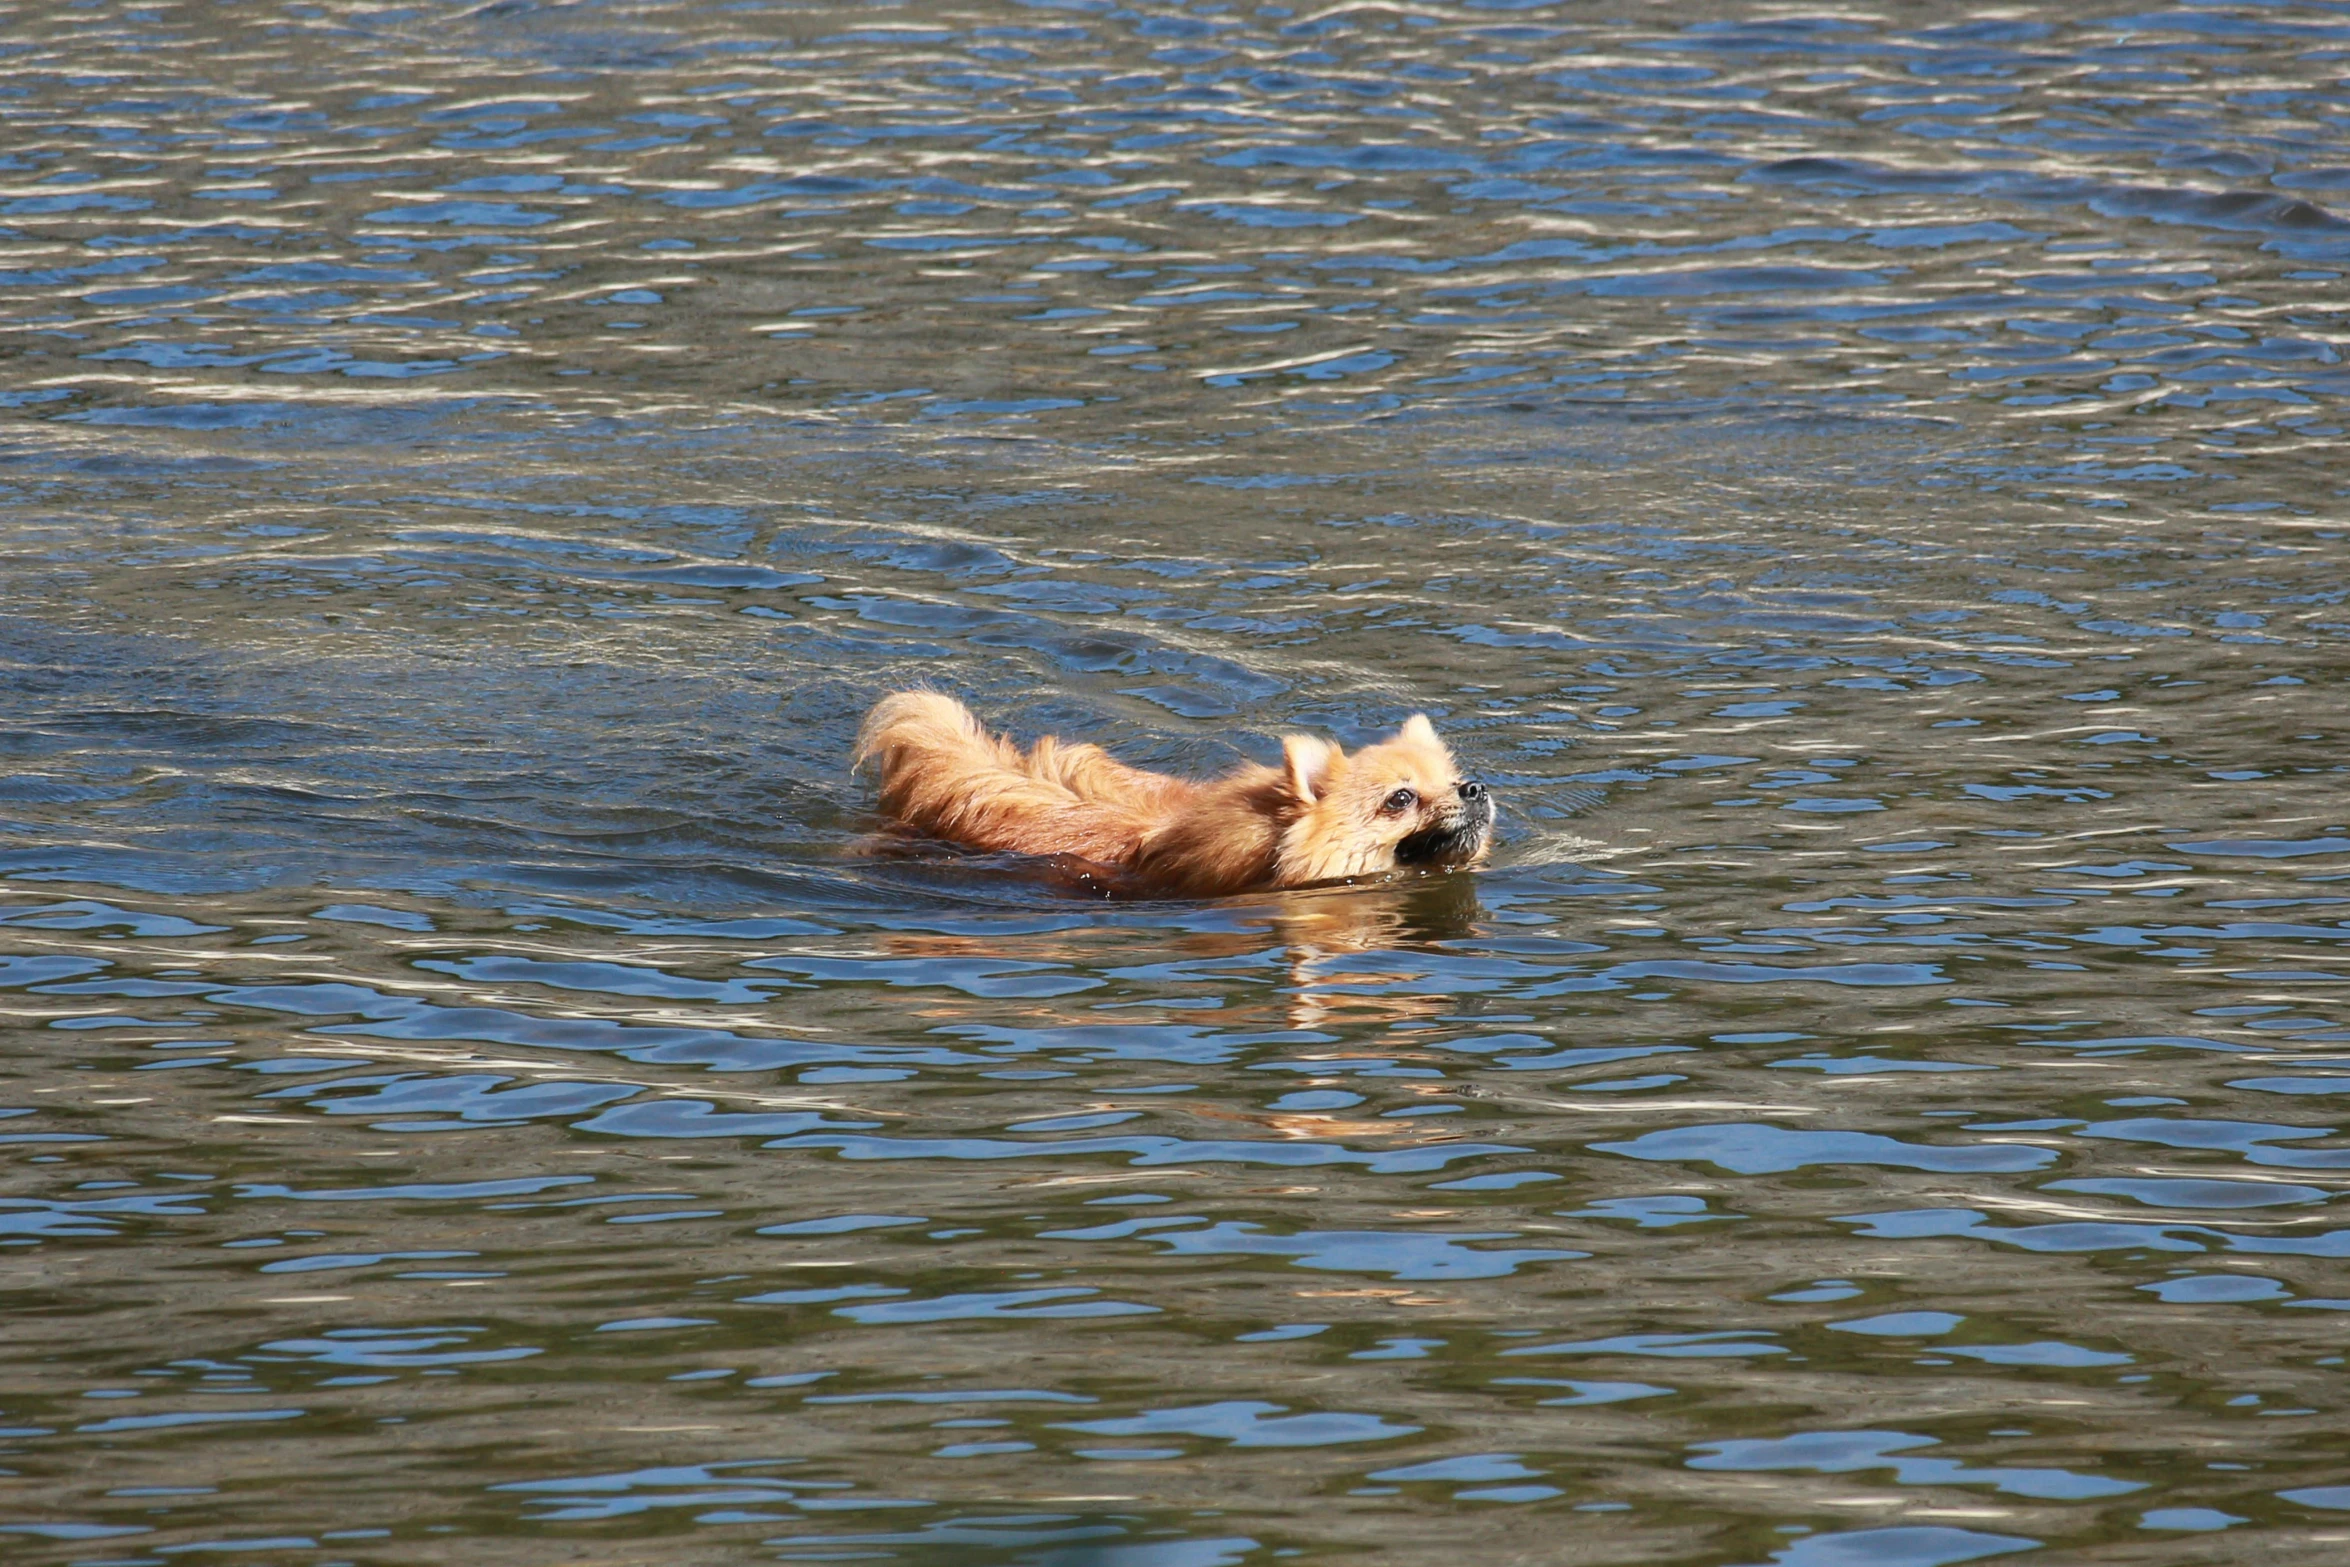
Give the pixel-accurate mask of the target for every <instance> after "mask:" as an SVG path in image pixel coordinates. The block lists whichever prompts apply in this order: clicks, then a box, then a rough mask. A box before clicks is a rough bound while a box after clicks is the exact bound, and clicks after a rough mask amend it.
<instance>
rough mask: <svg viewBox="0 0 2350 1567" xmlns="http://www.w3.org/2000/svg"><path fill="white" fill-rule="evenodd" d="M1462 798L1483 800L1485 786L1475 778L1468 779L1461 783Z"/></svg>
mask: <svg viewBox="0 0 2350 1567" xmlns="http://www.w3.org/2000/svg"><path fill="white" fill-rule="evenodd" d="M1461 798H1462V799H1464V800H1482V799H1484V798H1485V786H1484V785H1483V784H1481V783H1479V782H1478V781H1477V780H1476V779H1474V778H1471V779H1467V780H1465V781H1464V782H1463V783H1462V784H1461Z"/></svg>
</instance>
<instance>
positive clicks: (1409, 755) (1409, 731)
mask: <svg viewBox="0 0 2350 1567" xmlns="http://www.w3.org/2000/svg"><path fill="white" fill-rule="evenodd" d="M1281 750H1282V762H1283V769H1284V772H1285V773H1286V783H1287V786H1288V789H1289V792H1290V793H1291V795H1292V796H1293V797H1294V798H1295V801H1296V803H1297V806H1298V807H1299V814H1298V815H1297V817H1296V819H1295V820H1294V821H1292V822H1291V823H1290V825H1289V827H1288V828H1287V830H1285V831H1284V832H1283V833H1282V835H1281V846H1280V850H1279V876H1280V880H1281V881H1282V882H1283V883H1284V884H1285V885H1290V886H1295V885H1298V884H1300V883H1304V882H1312V881H1330V880H1334V879H1336V878H1339V877H1342V876H1376V875H1381V874H1384V873H1386V872H1389V871H1397V870H1416V869H1426V870H1440V869H1444V868H1447V867H1450V866H1456V865H1470V864H1474V863H1475V862H1476V861H1478V860H1480V859H1482V858H1483V857H1484V855H1485V851H1486V849H1487V847H1488V846H1489V845H1490V843H1491V840H1492V836H1493V796H1492V795H1491V794H1489V793H1487V792H1486V789H1485V786H1484V785H1483V784H1481V783H1479V782H1478V781H1477V780H1475V779H1474V778H1463V777H1462V776H1461V774H1460V769H1459V768H1458V767H1457V766H1456V765H1454V763H1453V759H1452V753H1451V752H1450V751H1448V750H1446V749H1445V748H1444V742H1443V741H1442V740H1439V739H1437V738H1436V730H1435V728H1434V726H1432V725H1431V724H1430V723H1429V722H1428V720H1427V719H1426V718H1425V717H1422V716H1420V715H1419V714H1414V715H1413V716H1412V718H1411V720H1410V721H1409V722H1408V723H1406V724H1405V725H1404V726H1403V728H1402V729H1401V730H1400V731H1398V732H1397V734H1396V736H1395V738H1393V739H1392V740H1382V741H1381V742H1379V744H1377V745H1374V746H1366V747H1365V748H1364V749H1362V750H1360V751H1357V752H1355V753H1354V754H1353V755H1351V756H1350V755H1348V754H1347V753H1346V752H1344V751H1342V750H1340V749H1339V748H1338V747H1337V746H1335V745H1332V744H1330V743H1329V742H1328V741H1326V740H1317V739H1314V738H1313V737H1312V736H1310V735H1290V736H1288V737H1286V738H1285V739H1284V740H1283V741H1282V742H1281Z"/></svg>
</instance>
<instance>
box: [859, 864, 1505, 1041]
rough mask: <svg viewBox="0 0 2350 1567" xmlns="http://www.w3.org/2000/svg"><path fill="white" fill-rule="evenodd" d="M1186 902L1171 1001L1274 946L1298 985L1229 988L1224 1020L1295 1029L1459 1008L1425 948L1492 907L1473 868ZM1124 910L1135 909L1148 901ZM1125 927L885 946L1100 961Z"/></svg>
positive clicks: (932, 937)
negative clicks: (1230, 962)
mask: <svg viewBox="0 0 2350 1567" xmlns="http://www.w3.org/2000/svg"><path fill="white" fill-rule="evenodd" d="M1174 907H1179V908H1180V909H1181V912H1180V913H1179V914H1176V915H1175V917H1174V918H1173V919H1171V920H1170V921H1169V923H1170V924H1172V925H1175V926H1177V927H1179V928H1182V929H1183V930H1184V933H1183V934H1179V935H1175V936H1173V937H1172V938H1171V939H1169V940H1168V941H1167V942H1166V943H1165V946H1164V947H1163V948H1162V949H1161V950H1162V951H1164V952H1165V953H1166V955H1167V958H1168V959H1169V960H1171V961H1169V962H1167V963H1166V964H1165V965H1164V967H1165V968H1169V969H1173V970H1175V971H1176V972H1172V973H1163V974H1162V977H1161V983H1165V984H1167V986H1168V988H1167V990H1166V991H1165V992H1164V993H1163V997H1162V999H1163V1000H1164V1002H1165V1003H1166V1005H1167V1006H1168V1007H1170V1008H1171V1009H1175V1010H1190V1009H1189V1008H1187V1007H1186V1000H1187V996H1186V991H1187V990H1188V989H1189V986H1190V985H1192V984H1199V983H1203V982H1206V983H1214V982H1217V981H1219V980H1228V979H1242V978H1245V977H1247V976H1249V975H1251V974H1252V973H1254V972H1257V971H1256V970H1255V969H1254V968H1253V967H1249V968H1242V967H1234V968H1231V969H1227V970H1219V969H1218V968H1216V967H1199V966H1198V965H1203V964H1213V963H1214V962H1215V960H1217V959H1229V958H1244V957H1249V956H1253V955H1258V954H1264V955H1267V956H1275V957H1277V958H1278V960H1279V961H1280V962H1281V963H1282V964H1283V965H1284V967H1285V969H1286V983H1285V984H1282V985H1280V986H1278V987H1276V988H1275V990H1274V991H1273V993H1272V994H1270V995H1266V996H1264V998H1263V999H1262V1000H1249V999H1243V997H1242V996H1238V995H1232V994H1229V993H1228V994H1227V995H1226V996H1225V998H1224V1000H1225V1005H1224V1006H1223V1007H1222V1008H1219V1009H1218V1010H1217V1014H1216V1015H1217V1016H1218V1018H1219V1019H1224V1020H1229V1021H1231V1022H1233V1023H1240V1022H1242V1020H1244V1019H1246V1020H1249V1021H1250V1022H1252V1023H1258V1024H1260V1025H1261V1023H1262V1021H1263V1020H1265V1019H1266V1015H1267V1014H1268V1013H1272V1014H1274V1015H1277V1016H1279V1017H1280V1018H1281V1020H1282V1022H1283V1024H1284V1025H1285V1026H1287V1027H1290V1028H1295V1029H1315V1030H1319V1029H1324V1028H1328V1027H1332V1026H1345V1025H1352V1026H1362V1025H1376V1024H1381V1023H1395V1022H1403V1021H1408V1020H1411V1019H1417V1018H1426V1017H1434V1016H1437V1015H1439V1014H1441V1013H1444V1012H1447V1011H1449V1010H1452V1009H1454V1008H1455V1007H1456V1006H1457V1005H1458V1004H1459V1001H1460V998H1458V997H1455V996H1453V995H1450V994H1448V993H1446V992H1445V991H1443V990H1439V989H1435V988H1432V987H1431V986H1430V985H1428V984H1427V983H1426V982H1425V981H1426V980H1427V978H1428V977H1429V973H1428V971H1429V965H1428V964H1427V962H1426V961H1425V960H1424V959H1423V958H1421V957H1419V956H1418V955H1417V954H1420V953H1424V952H1425V951H1426V950H1427V949H1429V948H1432V947H1435V946H1437V945H1439V944H1441V943H1444V942H1449V941H1457V940H1461V939H1463V938H1465V937H1469V936H1473V935H1475V934H1477V933H1478V930H1479V922H1480V920H1481V919H1482V918H1483V916H1484V912H1485V911H1484V906H1483V905H1482V904H1481V903H1480V902H1479V901H1478V898H1477V880H1476V877H1475V876H1473V875H1471V874H1469V873H1466V872H1451V873H1446V874H1422V875H1408V876H1404V877H1400V878H1397V879H1394V880H1390V881H1380V882H1372V883H1366V884H1359V885H1339V886H1325V887H1303V888H1296V889H1292V890H1286V891H1279V892H1266V893H1258V894H1255V895H1253V896H1249V897H1242V898H1230V899H1223V900H1219V901H1217V902H1214V903H1209V904H1189V905H1180V906H1174ZM1124 909H1126V910H1129V911H1133V910H1135V909H1136V905H1133V904H1127V905H1124ZM1124 923H1125V922H1124V921H1121V922H1120V924H1121V925H1123V924H1124ZM1123 934H1124V933H1123V932H1122V931H1121V930H1120V929H1119V927H1118V926H1114V925H1113V926H1103V925H1089V926H1087V927H1085V928H1083V929H1077V930H1056V931H1047V932H1029V933H1021V934H1016V935H987V936H962V935H945V934H935V933H914V932H895V933H892V934H890V935H889V936H887V937H885V938H884V947H885V950H886V951H887V952H888V954H889V955H890V956H892V957H895V958H957V959H962V960H966V961H968V960H971V959H991V960H994V961H996V962H1007V961H1009V962H1025V963H1050V964H1055V965H1062V964H1067V965H1074V966H1076V967H1078V968H1081V969H1097V968H1105V967H1110V968H1115V967H1124V966H1126V963H1127V961H1128V960H1129V954H1131V953H1132V948H1131V947H1130V946H1128V945H1127V942H1126V940H1123V939H1121V937H1122V936H1123ZM1121 949H1124V950H1121ZM1005 999H1006V998H1000V997H999V998H994V999H991V1001H990V1002H989V1004H988V1012H989V1014H990V1017H991V1019H992V1020H994V1021H998V1022H1000V1021H1001V1020H1002V1007H1003V1005H1004V1003H1005ZM1015 1004H1016V1003H1015ZM1146 1005H1147V1004H1146ZM969 1010H970V1009H969V1007H968V1004H967V1003H966V1004H958V1003H957V1002H942V1003H935V1004H932V1005H929V1006H925V1007H923V1008H922V1009H921V1011H922V1012H923V1013H924V1014H926V1015H928V1016H932V1017H943V1016H945V1015H949V1014H951V1015H956V1016H967V1015H968V1012H969ZM1138 1010H1139V1009H1138ZM1037 1011H1038V1013H1039V1014H1040V1021H1041V1019H1042V1017H1043V1016H1045V1015H1049V1016H1050V1017H1051V1018H1052V1019H1053V1021H1054V1023H1055V1024H1057V1025H1059V1026H1067V1025H1068V1024H1069V1023H1070V1022H1071V1021H1073V1020H1072V1019H1071V1018H1070V1016H1069V1013H1068V1011H1067V1009H1066V1008H1065V1007H1064V1006H1062V1005H1060V1004H1057V1003H1056V1004H1053V1005H1050V1006H1038V1007H1037Z"/></svg>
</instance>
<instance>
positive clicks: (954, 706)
mask: <svg viewBox="0 0 2350 1567" xmlns="http://www.w3.org/2000/svg"><path fill="white" fill-rule="evenodd" d="M1071 749H1072V750H1079V749H1082V750H1085V751H1091V750H1092V748H1091V747H1083V748H1074V747H1073V748H1071ZM1038 750H1039V753H1040V754H1039V755H1037V756H1028V755H1023V754H1022V752H1021V750H1020V748H1019V747H1018V746H1016V745H1014V744H1013V743H1012V742H1011V741H1010V740H1008V739H1005V738H1004V737H1003V736H1001V735H993V734H989V733H988V732H987V730H986V729H985V728H983V727H982V726H981V725H980V722H979V720H978V719H976V718H974V717H973V716H972V715H971V712H970V710H969V709H968V708H966V707H964V706H963V704H962V703H960V702H958V701H956V700H955V699H954V698H953V697H951V696H947V695H945V694H943V693H941V692H937V691H900V692H898V693H897V694H896V695H894V696H887V697H884V698H882V699H881V701H880V702H878V703H876V704H875V705H874V708H873V711H872V712H870V713H868V714H866V715H865V722H864V725H863V727H861V728H860V729H859V730H858V731H857V749H856V753H855V760H854V763H853V765H855V766H859V767H861V766H863V765H865V764H866V763H868V762H871V763H873V764H874V765H875V770H876V771H877V772H879V774H880V775H881V800H880V805H881V809H882V811H883V812H884V813H885V814H887V815H889V816H894V817H896V818H897V819H898V820H899V821H900V822H902V823H904V824H905V825H906V826H908V827H911V828H913V829H915V830H916V831H917V832H921V833H924V834H926V835H928V836H930V837H933V838H942V839H945V840H946V841H948V842H950V843H960V844H964V845H966V846H968V847H971V848H976V849H1011V850H1016V851H1019V852H1021V853H1026V854H1056V853H1068V854H1078V855H1083V856H1086V857H1088V858H1092V859H1099V860H1105V861H1108V860H1116V859H1118V858H1120V857H1122V856H1123V855H1124V854H1126V853H1129V852H1131V849H1132V846H1133V844H1134V843H1135V841H1136V840H1137V838H1138V836H1139V833H1140V831H1141V828H1140V825H1139V823H1138V822H1136V821H1135V820H1134V819H1133V814H1132V811H1131V808H1130V807H1129V806H1127V805H1126V804H1125V803H1124V802H1116V803H1113V802H1109V801H1101V800H1093V799H1088V798H1086V797H1085V796H1084V795H1083V794H1081V793H1080V792H1079V791H1078V790H1077V789H1075V788H1073V787H1072V785H1071V781H1070V780H1069V779H1067V778H1064V777H1063V776H1062V774H1063V773H1064V772H1065V771H1067V770H1068V768H1067V766H1066V764H1065V763H1064V762H1063V761H1062V760H1061V759H1060V757H1059V753H1056V752H1055V751H1053V750H1052V749H1051V748H1050V745H1049V742H1047V743H1043V744H1040V745H1039V747H1038ZM1103 760H1104V761H1105V762H1107V758H1104V759H1103ZM1109 765H1111V766H1115V765H1116V764H1114V763H1112V764H1109Z"/></svg>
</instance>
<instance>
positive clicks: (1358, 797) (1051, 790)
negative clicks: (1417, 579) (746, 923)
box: [855, 691, 1494, 898]
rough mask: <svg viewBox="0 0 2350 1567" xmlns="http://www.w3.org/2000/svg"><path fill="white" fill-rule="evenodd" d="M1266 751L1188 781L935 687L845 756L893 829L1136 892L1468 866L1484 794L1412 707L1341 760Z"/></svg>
mask: <svg viewBox="0 0 2350 1567" xmlns="http://www.w3.org/2000/svg"><path fill="white" fill-rule="evenodd" d="M1281 761H1282V765H1280V766H1279V767H1266V766H1263V765H1260V764H1258V763H1254V762H1250V763H1244V764H1242V765H1241V766H1239V767H1236V768H1234V769H1233V770H1232V771H1230V772H1228V773H1226V774H1224V775H1223V776H1222V777H1220V778H1215V779H1208V780H1194V779H1188V778H1175V777H1170V776H1169V775H1167V774H1165V773H1152V772H1145V771H1143V770H1141V769H1140V768H1135V767H1129V766H1127V765H1126V764H1125V763H1123V762H1120V761H1118V760H1117V759H1116V758H1114V757H1112V756H1111V755H1110V754H1109V753H1108V752H1106V751H1104V750H1103V749H1102V748H1101V747H1100V746H1097V745H1082V744H1081V745H1064V744H1062V743H1061V742H1060V741H1059V740H1057V739H1055V738H1053V737H1051V736H1047V737H1046V738H1044V739H1042V740H1039V741H1038V742H1037V743H1036V744H1035V745H1034V746H1033V747H1032V748H1030V749H1029V750H1027V751H1022V750H1021V749H1020V748H1019V746H1017V745H1015V744H1014V743H1013V742H1012V741H1011V740H1010V739H1008V738H1006V737H1004V736H1001V735H995V734H990V733H989V732H988V731H987V730H986V729H985V728H984V727H982V726H981V724H980V722H979V720H978V719H976V718H974V717H973V716H972V715H971V712H970V710H969V709H967V708H965V707H964V706H963V704H962V703H960V702H958V701H956V700H955V699H954V698H953V697H950V696H946V695H943V694H942V693H939V692H936V691H901V692H899V693H897V694H896V695H895V696H890V697H885V698H883V699H882V700H881V701H880V702H879V703H878V704H876V705H875V707H874V709H873V711H872V712H871V713H868V714H867V715H866V717H865V722H864V725H863V727H862V728H861V729H859V731H858V733H857V749H856V755H855V765H857V766H863V765H864V764H866V763H867V762H871V763H874V764H875V765H876V767H877V769H878V771H879V773H880V776H881V809H882V810H883V811H884V812H885V813H887V814H888V815H889V816H891V817H892V818H894V819H895V820H896V821H897V822H898V823H899V824H900V825H902V826H903V827H905V828H907V829H910V830H912V831H914V832H917V833H921V834H924V835H926V836H929V837H932V838H937V839H941V840H943V841H945V842H948V843H953V844H959V845H962V846H963V847H965V848H971V849H990V850H999V851H1005V852H1010V853H1014V854H1034V855H1068V856H1073V857H1076V858H1078V859H1082V860H1089V861H1092V862H1094V863H1096V864H1099V865H1104V866H1108V867H1111V868H1112V869H1113V870H1115V871H1117V872H1119V873H1120V875H1121V880H1122V883H1123V887H1122V890H1126V891H1130V892H1132V893H1135V894H1139V895H1141V896H1146V897H1195V898H1212V897H1222V896H1225V895H1228V894H1232V893H1241V892H1257V891H1263V890H1266V889H1270V888H1276V887H1302V886H1306V885H1308V884H1310V883H1314V882H1325V881H1338V880H1344V879H1347V878H1351V877H1365V876H1380V875H1386V874H1389V873H1392V872H1395V871H1399V870H1414V869H1429V870H1434V869H1446V868H1450V867H1455V866H1465V865H1473V864H1475V863H1477V862H1478V861H1479V860H1481V859H1483V858H1484V856H1485V853H1486V850H1487V848H1488V847H1489V846H1490V843H1491V840H1492V833H1493V816H1494V808H1493V797H1492V795H1491V794H1489V793H1488V792H1487V791H1486V788H1485V786H1484V785H1483V784H1481V783H1479V782H1478V781H1477V780H1475V779H1473V778H1468V779H1464V778H1462V777H1461V776H1460V769H1459V768H1458V767H1457V766H1455V765H1454V762H1453V759H1452V753H1451V752H1450V751H1448V750H1446V749H1445V746H1444V742H1443V741H1442V740H1440V739H1438V738H1437V736H1436V730H1435V728H1434V726H1433V725H1431V724H1430V723H1429V722H1428V720H1427V719H1426V718H1425V717H1422V716H1419V715H1417V714H1415V715H1414V716H1413V717H1412V718H1411V719H1410V720H1409V721H1408V722H1406V723H1405V724H1404V726H1403V728H1402V729H1401V730H1400V731H1398V732H1397V733H1396V735H1395V736H1394V737H1393V738H1392V739H1388V740H1384V741H1381V742H1380V743H1379V744H1377V745H1374V746H1366V747H1365V748H1364V749H1362V750H1360V751H1356V752H1354V753H1352V754H1351V755H1350V754H1348V753H1347V752H1345V751H1343V750H1341V749H1340V748H1339V747H1337V746H1335V745H1333V744H1331V743H1330V742H1328V741H1326V740H1318V739H1315V738H1314V737H1312V736H1310V735H1286V736H1284V737H1283V738H1282V741H1281Z"/></svg>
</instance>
